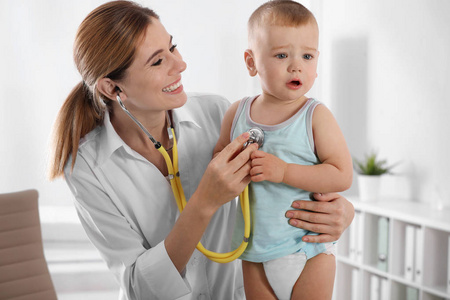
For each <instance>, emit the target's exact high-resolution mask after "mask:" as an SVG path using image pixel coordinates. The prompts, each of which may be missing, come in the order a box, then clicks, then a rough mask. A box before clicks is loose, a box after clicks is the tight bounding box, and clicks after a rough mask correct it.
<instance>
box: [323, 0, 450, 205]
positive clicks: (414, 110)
mask: <svg viewBox="0 0 450 300" xmlns="http://www.w3.org/2000/svg"><path fill="white" fill-rule="evenodd" d="M319 2H320V5H319V6H320V10H321V21H322V23H321V34H322V40H321V43H322V44H321V45H322V48H321V50H322V54H321V59H322V60H321V64H322V65H321V68H322V69H321V72H322V81H323V82H322V83H323V86H322V87H323V90H322V92H323V97H324V98H325V99H326V100H327V101H329V102H330V103H329V105H330V107H331V109H332V110H333V112H334V114H335V115H336V117H337V118H338V120H339V122H340V124H341V127H342V129H343V130H344V134H345V135H346V138H347V141H348V144H349V147H350V150H351V151H352V154H354V155H355V156H358V157H362V153H363V152H365V151H369V150H371V149H374V150H377V151H378V152H379V154H380V155H381V156H382V157H384V158H387V159H389V160H390V161H392V162H397V161H399V162H400V164H399V165H398V167H396V168H395V171H396V173H397V174H396V176H394V177H391V178H390V179H389V181H386V182H385V183H386V185H385V190H384V193H385V194H392V195H399V196H405V197H411V198H413V199H415V200H417V201H421V202H429V203H431V204H435V202H436V201H442V202H444V204H447V205H450V196H449V194H450V187H449V180H450V162H449V160H448V155H447V154H448V153H449V152H450V140H449V138H448V137H449V136H450V121H449V117H448V113H449V112H450V58H449V54H450V18H449V16H450V1H447V0H431V1H423V0H395V1H392V0H379V1H359V0H334V1H323V0H321V1H319Z"/></svg>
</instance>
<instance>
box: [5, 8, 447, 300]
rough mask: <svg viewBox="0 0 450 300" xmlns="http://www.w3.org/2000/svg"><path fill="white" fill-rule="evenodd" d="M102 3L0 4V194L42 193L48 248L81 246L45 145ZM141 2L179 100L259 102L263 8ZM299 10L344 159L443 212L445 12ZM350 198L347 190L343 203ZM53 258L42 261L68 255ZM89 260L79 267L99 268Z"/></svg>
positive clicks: (389, 189) (68, 199)
mask: <svg viewBox="0 0 450 300" xmlns="http://www.w3.org/2000/svg"><path fill="white" fill-rule="evenodd" d="M104 2H106V1H100V0H78V1H60V0H39V1H33V0H0V7H1V9H0V37H1V42H0V43H1V47H0V68H1V71H0V91H1V97H0V193H7V192H13V191H17V190H22V189H28V188H34V189H37V190H38V191H39V194H40V198H39V201H40V205H41V206H42V210H41V218H42V221H43V222H44V225H43V230H44V240H46V239H47V241H49V240H58V239H59V240H62V241H64V240H67V241H68V242H73V243H75V242H76V241H78V239H79V237H82V236H83V232H78V231H77V230H78V229H73V228H74V227H73V226H72V225H73V224H75V225H74V226H75V227H76V226H77V225H78V223H77V219H76V215H75V213H74V211H73V206H72V196H71V194H70V191H69V189H68V188H67V186H66V184H65V182H64V181H63V180H57V181H54V182H49V181H48V180H47V179H46V164H47V156H48V141H49V134H50V132H51V127H52V124H53V122H54V120H55V117H56V114H57V112H58V110H59V108H60V107H61V105H62V103H63V101H64V100H65V97H66V96H67V95H68V93H69V92H70V91H71V89H72V88H73V87H74V86H75V85H76V84H77V83H78V82H79V81H80V80H81V77H80V75H79V74H78V73H77V71H76V68H75V66H74V63H73V60H72V45H73V40H74V37H75V33H76V30H77V28H78V25H79V24H80V23H81V21H82V20H83V19H84V17H85V16H86V15H87V14H88V13H89V12H90V11H91V10H93V9H94V8H95V7H97V6H98V5H100V4H102V3H104ZM137 2H138V3H141V4H143V5H145V6H148V7H150V8H153V9H154V10H155V11H156V12H157V13H158V14H159V15H160V17H161V20H162V22H163V24H164V25H165V26H166V28H167V30H168V31H169V33H171V34H172V35H173V36H174V42H175V43H177V44H178V49H179V51H180V52H181V54H182V55H183V58H184V59H185V61H186V62H187V65H188V68H187V70H186V71H185V73H184V76H183V84H184V87H185V90H187V91H192V92H212V93H216V94H220V95H223V96H225V97H227V98H228V99H229V100H230V102H233V101H236V100H238V99H240V98H242V97H243V96H247V95H254V94H257V93H259V92H260V91H259V83H258V81H257V79H255V78H250V77H249V76H248V74H247V71H246V68H245V65H244V59H243V53H244V50H245V49H246V22H247V19H248V17H249V16H250V14H251V12H252V11H253V10H254V9H256V8H257V7H258V6H259V5H260V4H262V3H263V2H265V1H260V0H246V1H239V0H227V1H211V0H191V1H183V0H165V1H156V0H155V1H144V0H140V1H137ZM299 2H301V3H302V4H304V5H305V6H307V7H309V8H310V9H311V11H312V12H313V13H314V14H315V16H316V18H317V20H318V22H319V27H320V45H319V48H320V49H319V50H320V58H319V70H318V74H319V77H318V78H317V80H316V84H315V86H314V88H313V89H312V90H311V91H310V93H309V96H311V97H315V98H317V99H318V100H320V101H322V102H323V103H325V104H326V105H327V106H328V107H329V108H330V109H331V111H332V112H333V113H334V115H335V117H336V118H337V120H338V122H339V124H340V126H341V129H342V130H343V132H344V135H345V137H346V140H347V143H348V145H349V148H350V151H351V153H352V155H353V156H354V157H361V158H362V157H363V156H364V154H365V153H367V152H369V151H372V150H373V151H376V152H378V154H379V156H380V157H382V158H385V159H387V160H388V161H389V162H391V163H395V162H398V163H399V164H398V165H397V166H396V167H395V169H394V172H395V174H393V175H390V176H387V177H386V178H385V179H383V180H384V181H383V184H382V194H383V195H384V196H394V197H398V198H402V199H407V200H411V201H414V202H424V203H428V204H429V205H430V206H436V205H438V206H450V187H449V184H448V183H449V179H450V162H449V160H448V158H447V156H448V153H450V141H449V136H450V118H449V116H448V113H449V111H450V55H449V53H450V18H449V17H448V16H449V15H450V1H447V0H430V1H423V0H395V1H392V0H378V1H359V0H333V1H325V0H310V1H299ZM356 191H357V183H356V181H355V182H354V184H353V186H352V188H351V189H350V191H348V192H347V194H352V193H356ZM49 224H50V225H49ZM52 224H53V225H52ZM54 224H58V226H56V227H55V226H54ZM61 224H66V225H67V226H69V227H61V226H60V225H61ZM52 226H53V227H52ZM70 226H72V227H70ZM68 233H71V234H68ZM65 235H66V236H67V237H64V236H65ZM70 235H72V236H73V237H70ZM69 244H70V243H69ZM69 244H67V245H69ZM50 248H51V247H50ZM50 248H47V251H48V252H47V253H50V255H51V254H52V253H53V254H54V253H64V252H58V251H59V250H58V249H59V248H58V249H56V248H57V247H55V248H54V249H53V250H52V249H50ZM69 248H70V247H69ZM49 249H50V250H49ZM51 251H53V252H51ZM89 251H90V250H86V253H88V254H86V257H88V258H80V259H81V260H83V259H84V260H85V261H86V260H87V261H89V260H92V261H96V258H95V254H92V253H91V252H89ZM55 256H57V255H56V254H55ZM61 256H64V255H61V254H60V258H58V259H60V260H64V259H65V260H66V261H67V260H70V259H66V257H62V258H61ZM66 256H67V255H66ZM93 257H94V258H93ZM58 259H56V258H55V261H57V260H58ZM61 282H65V279H64V280H62V279H61ZM55 285H57V284H56V283H55ZM106 285H107V284H106ZM67 290H70V288H67ZM67 297H69V296H67ZM65 299H69V298H65ZM96 299H100V298H96ZM105 299H106V298H105Z"/></svg>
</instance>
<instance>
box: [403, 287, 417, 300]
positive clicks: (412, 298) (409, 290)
mask: <svg viewBox="0 0 450 300" xmlns="http://www.w3.org/2000/svg"><path fill="white" fill-rule="evenodd" d="M406 300H419V290H418V289H416V288H413V287H410V286H407V287H406Z"/></svg>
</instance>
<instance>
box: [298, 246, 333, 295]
mask: <svg viewBox="0 0 450 300" xmlns="http://www.w3.org/2000/svg"><path fill="white" fill-rule="evenodd" d="M335 272H336V258H335V256H334V255H333V254H325V253H321V254H318V255H316V256H315V257H313V258H311V259H309V260H308V261H307V262H306V265H305V268H304V269H303V272H302V273H301V275H300V277H299V278H298V280H297V282H296V283H295V285H294V289H293V291H292V299H293V300H306V299H308V300H330V299H331V297H332V295H333V285H334V277H335Z"/></svg>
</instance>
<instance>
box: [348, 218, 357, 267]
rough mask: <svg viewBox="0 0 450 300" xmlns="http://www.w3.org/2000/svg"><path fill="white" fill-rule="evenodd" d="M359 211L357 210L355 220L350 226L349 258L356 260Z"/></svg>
mask: <svg viewBox="0 0 450 300" xmlns="http://www.w3.org/2000/svg"><path fill="white" fill-rule="evenodd" d="M358 213H359V212H356V211H355V216H354V218H353V222H352V224H351V225H350V227H349V228H348V230H349V235H350V242H349V253H348V254H349V258H350V259H351V260H354V261H356V235H357V234H356V233H357V229H358V224H356V223H357V218H356V216H357V215H358Z"/></svg>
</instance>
